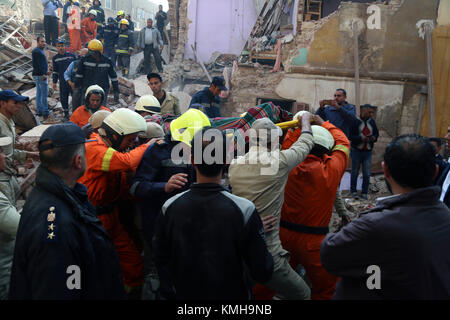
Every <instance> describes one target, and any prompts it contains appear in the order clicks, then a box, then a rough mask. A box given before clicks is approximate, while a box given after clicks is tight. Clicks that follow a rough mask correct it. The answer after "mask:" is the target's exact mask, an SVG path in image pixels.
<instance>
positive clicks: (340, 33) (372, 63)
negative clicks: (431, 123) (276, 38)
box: [224, 0, 439, 169]
mask: <svg viewBox="0 0 450 320" xmlns="http://www.w3.org/2000/svg"><path fill="white" fill-rule="evenodd" d="M376 4H377V5H378V6H379V8H380V9H381V29H379V30H369V29H367V26H366V21H367V19H368V14H367V7H368V6H369V5H370V3H368V4H363V3H351V2H342V3H341V5H340V7H339V10H338V11H336V12H334V13H332V14H331V15H329V16H327V17H326V18H323V19H321V20H318V21H310V22H305V21H303V22H301V24H300V23H298V24H299V25H300V28H301V29H300V28H299V30H298V33H297V35H296V36H295V37H294V40H293V41H292V42H291V43H288V44H285V45H283V49H282V61H283V65H284V70H285V72H282V73H279V74H273V73H272V72H271V70H270V69H269V68H264V67H261V66H258V65H257V66H256V67H255V65H252V64H246V65H242V64H241V65H239V68H238V70H237V71H236V72H234V73H233V77H232V87H233V89H232V93H231V96H230V97H229V99H228V102H227V103H226V104H225V106H224V114H225V115H226V116H236V115H239V114H240V113H242V112H244V111H245V110H246V109H247V108H248V107H249V106H253V105H255V103H256V101H257V97H260V96H271V97H272V98H273V99H289V100H293V101H297V102H298V103H305V104H306V105H309V106H310V110H312V111H315V110H316V109H317V107H318V105H319V103H318V102H319V100H323V99H330V98H332V97H333V93H334V91H335V90H336V89H337V88H343V89H346V90H347V98H348V99H347V100H348V101H349V102H350V103H354V102H355V90H354V88H355V86H354V78H353V77H354V56H353V52H354V45H353V38H352V32H351V23H352V22H353V21H355V20H359V21H361V22H362V24H363V26H364V27H363V28H361V29H362V32H361V34H360V36H359V39H358V45H359V48H360V57H359V58H360V64H361V70H360V75H361V104H365V103H370V104H372V105H376V106H378V111H377V114H376V121H377V125H378V126H379V129H380V138H379V141H378V143H377V144H376V145H375V152H374V159H373V163H374V167H375V168H377V169H379V168H380V162H381V157H382V153H383V151H384V149H385V146H386V145H387V143H388V142H389V141H391V140H392V138H393V137H395V136H397V135H399V134H405V133H414V132H416V130H417V120H418V114H419V104H420V101H421V97H423V94H421V90H422V87H423V86H426V85H427V64H426V49H425V42H424V40H423V39H420V38H419V36H418V31H417V28H416V23H417V21H419V20H422V19H431V20H433V21H434V20H436V17H437V12H438V10H437V9H438V5H439V2H438V1H437V0H430V1H426V2H424V1H420V0H406V1H405V0H403V1H402V0H397V1H390V3H389V4H387V5H386V4H380V3H376ZM301 9H302V8H301V7H299V12H300V11H301ZM299 14H300V13H299ZM425 103H426V96H425ZM422 134H423V133H422Z"/></svg>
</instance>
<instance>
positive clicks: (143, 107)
mask: <svg viewBox="0 0 450 320" xmlns="http://www.w3.org/2000/svg"><path fill="white" fill-rule="evenodd" d="M134 111H136V112H138V111H139V112H149V113H152V114H159V113H161V105H160V103H159V101H158V99H156V97H155V96H152V95H150V94H149V95H145V96H142V97H140V98H139V100H138V101H137V102H136V106H135V107H134Z"/></svg>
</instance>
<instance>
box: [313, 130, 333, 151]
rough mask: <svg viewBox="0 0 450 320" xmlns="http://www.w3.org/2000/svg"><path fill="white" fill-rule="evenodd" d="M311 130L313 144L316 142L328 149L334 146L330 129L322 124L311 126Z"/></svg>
mask: <svg viewBox="0 0 450 320" xmlns="http://www.w3.org/2000/svg"><path fill="white" fill-rule="evenodd" d="M311 130H312V133H313V137H314V143H315V144H318V145H319V146H322V147H324V148H326V149H328V150H331V149H332V148H333V147H334V138H333V136H332V135H331V133H330V131H328V130H327V129H325V128H324V127H322V126H311Z"/></svg>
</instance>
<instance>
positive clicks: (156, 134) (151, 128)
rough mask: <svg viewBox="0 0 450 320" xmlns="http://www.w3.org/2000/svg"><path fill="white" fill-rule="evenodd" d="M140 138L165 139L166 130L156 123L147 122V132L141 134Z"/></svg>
mask: <svg viewBox="0 0 450 320" xmlns="http://www.w3.org/2000/svg"><path fill="white" fill-rule="evenodd" d="M139 136H140V137H142V138H146V139H153V138H163V137H164V130H163V128H162V127H161V126H160V125H159V124H157V123H156V122H147V130H146V131H145V133H140V134H139Z"/></svg>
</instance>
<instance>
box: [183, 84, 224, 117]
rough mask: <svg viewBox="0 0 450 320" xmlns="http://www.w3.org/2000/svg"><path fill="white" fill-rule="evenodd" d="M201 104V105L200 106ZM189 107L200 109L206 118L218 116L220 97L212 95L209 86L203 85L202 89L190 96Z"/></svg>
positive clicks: (219, 115)
mask: <svg viewBox="0 0 450 320" xmlns="http://www.w3.org/2000/svg"><path fill="white" fill-rule="evenodd" d="M200 105H201V106H200ZM189 108H195V109H200V110H201V111H203V112H204V113H205V114H206V115H207V116H208V118H219V117H221V114H220V98H219V97H218V96H213V94H212V93H211V91H209V87H205V88H204V89H203V90H202V91H199V92H197V93H196V94H194V95H193V96H192V99H191V102H190V104H189Z"/></svg>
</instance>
